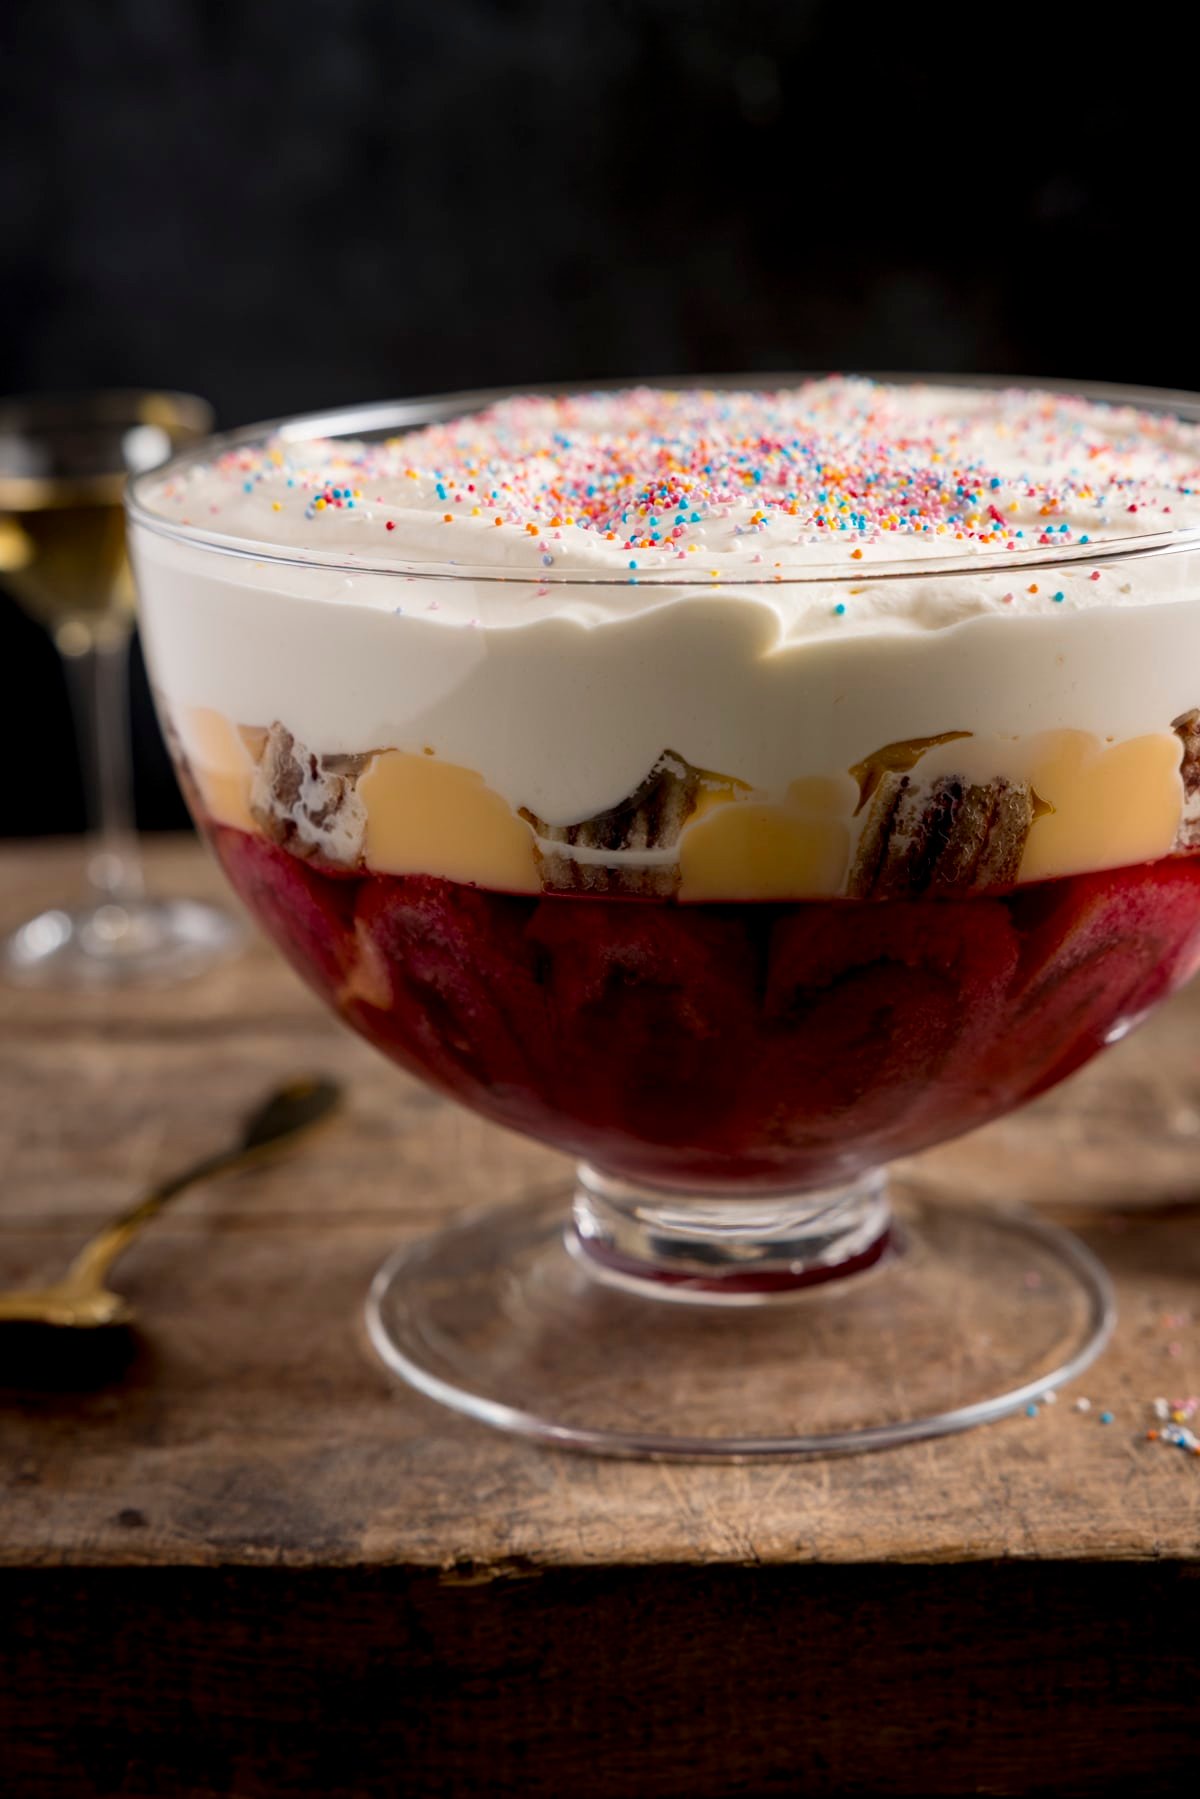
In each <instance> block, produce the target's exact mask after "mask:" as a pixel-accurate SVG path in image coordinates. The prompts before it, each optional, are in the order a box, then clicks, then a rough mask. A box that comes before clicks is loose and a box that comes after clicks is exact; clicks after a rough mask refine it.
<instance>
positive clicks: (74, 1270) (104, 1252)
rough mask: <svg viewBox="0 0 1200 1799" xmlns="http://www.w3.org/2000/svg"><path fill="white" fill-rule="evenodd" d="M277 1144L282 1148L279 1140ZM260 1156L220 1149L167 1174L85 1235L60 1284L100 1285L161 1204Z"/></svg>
mask: <svg viewBox="0 0 1200 1799" xmlns="http://www.w3.org/2000/svg"><path fill="white" fill-rule="evenodd" d="M271 1147H276V1146H274V1145H272V1146H271ZM278 1147H280V1148H282V1143H281V1144H280V1145H279V1146H278ZM263 1159H264V1151H263V1150H262V1149H241V1148H238V1149H228V1150H223V1151H222V1152H221V1153H220V1154H219V1155H215V1156H205V1158H204V1160H203V1161H201V1162H195V1163H193V1165H192V1166H191V1167H190V1168H185V1169H184V1170H183V1172H182V1173H181V1174H175V1175H171V1176H170V1178H169V1179H167V1180H165V1181H163V1182H162V1183H161V1184H160V1185H159V1186H157V1187H152V1188H151V1190H150V1192H149V1193H147V1194H146V1195H145V1196H144V1197H143V1198H142V1199H140V1200H139V1201H138V1203H137V1204H136V1205H134V1206H130V1208H129V1210H128V1211H126V1212H122V1213H121V1215H120V1217H119V1218H113V1219H111V1220H110V1222H109V1223H108V1224H106V1225H104V1226H103V1228H102V1229H101V1230H99V1231H97V1232H96V1235H95V1236H94V1237H90V1238H89V1239H88V1241H87V1242H86V1243H85V1244H84V1246H83V1248H82V1249H81V1250H80V1251H79V1254H78V1255H77V1256H76V1257H75V1259H74V1261H73V1262H72V1263H71V1265H70V1267H69V1268H68V1269H67V1272H66V1274H65V1275H64V1277H63V1285H64V1287H67V1288H70V1289H78V1290H80V1291H84V1290H89V1291H90V1290H91V1289H92V1288H94V1287H98V1286H103V1284H104V1280H105V1277H106V1276H107V1274H108V1271H109V1269H110V1268H111V1267H112V1265H113V1263H114V1262H115V1261H116V1260H117V1257H118V1256H121V1255H124V1253H125V1251H126V1250H127V1249H128V1248H129V1245H130V1244H131V1243H132V1242H133V1240H134V1238H135V1237H137V1236H139V1235H140V1234H141V1232H142V1230H143V1229H144V1228H145V1226H146V1225H147V1224H149V1222H150V1220H151V1219H152V1218H157V1216H158V1214H159V1213H160V1212H161V1211H162V1210H163V1209H164V1207H166V1206H168V1205H170V1203H171V1201H172V1200H173V1199H175V1198H177V1197H178V1195H179V1194H180V1193H186V1192H187V1191H188V1189H189V1188H191V1187H194V1186H196V1185H197V1184H198V1183H199V1182H200V1181H205V1180H210V1179H211V1178H212V1177H213V1176H214V1175H218V1174H232V1173H233V1171H234V1170H235V1169H237V1168H243V1167H245V1166H247V1165H248V1164H249V1163H251V1162H258V1161H261V1160H263Z"/></svg>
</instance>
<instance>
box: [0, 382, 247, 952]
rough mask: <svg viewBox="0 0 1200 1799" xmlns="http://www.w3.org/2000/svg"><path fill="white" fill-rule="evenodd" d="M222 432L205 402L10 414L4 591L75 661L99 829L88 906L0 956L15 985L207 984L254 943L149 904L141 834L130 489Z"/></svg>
mask: <svg viewBox="0 0 1200 1799" xmlns="http://www.w3.org/2000/svg"><path fill="white" fill-rule="evenodd" d="M212 424H213V416H212V411H211V408H210V407H209V406H208V405H207V403H206V402H205V401H204V400H200V399H197V398H196V397H195V396H194V395H191V394H179V393H151V392H120V391H114V392H99V393H92V394H84V395H80V396H77V397H55V396H45V397H42V396H33V397H29V398H24V399H9V400H3V401H0V580H2V581H3V582H4V583H5V585H6V586H7V587H8V588H9V590H10V592H11V593H12V594H13V595H14V597H15V598H16V599H17V601H18V602H19V603H20V604H21V605H22V606H23V607H24V608H25V610H26V611H27V612H28V613H29V614H30V615H31V616H32V617H33V618H35V619H37V620H38V621H40V622H41V623H42V624H44V625H45V627H46V629H47V630H48V631H49V633H50V635H51V637H52V638H53V640H54V643H55V645H56V646H57V648H58V651H59V653H60V655H61V656H62V660H63V668H64V671H65V673H66V677H67V685H68V690H69V693H70V697H71V705H72V712H73V716H74V720H75V729H76V734H77V738H78V743H79V751H80V760H81V764H82V772H83V778H84V786H85V792H86V797H87V813H88V824H89V841H88V850H87V862H86V880H87V887H88V892H87V896H86V898H85V899H84V900H83V901H82V903H79V904H77V905H74V906H55V907H52V908H50V909H49V910H47V911H45V912H42V913H39V914H38V916H37V917H35V918H30V919H27V920H26V921H25V922H24V923H23V924H21V925H19V926H18V927H17V928H16V929H15V930H14V931H12V932H11V934H10V935H9V936H8V937H7V938H6V939H5V940H4V942H3V944H2V945H0V967H2V968H3V971H4V974H5V975H6V976H7V977H8V978H9V979H10V980H13V981H18V982H21V983H23V984H34V983H38V984H44V985H54V986H63V987H104V986H111V985H114V984H133V983H137V982H147V983H159V982H165V981H170V980H173V979H176V978H182V977H184V976H187V975H192V974H197V973H199V972H200V971H201V970H203V969H204V968H207V967H208V966H209V965H210V964H211V963H212V962H213V961H215V960H218V959H220V958H221V957H224V956H226V955H228V954H229V953H230V952H231V951H232V950H233V949H235V948H236V947H237V945H238V943H239V942H240V941H241V929H240V925H239V923H238V921H237V920H236V919H235V918H234V917H233V916H232V915H231V914H229V913H227V912H225V911H224V910H222V909H220V908H218V907H215V906H212V905H209V904H207V903H206V902H204V901H201V900H194V899H155V898H152V897H149V896H147V894H146V892H145V883H144V880H143V873H142V862H141V856H140V854H139V851H138V845H137V838H136V835H135V831H134V821H133V785H132V783H133V774H132V766H131V761H130V742H129V718H128V708H129V690H128V678H129V650H130V639H131V634H132V630H133V621H134V608H133V582H132V577H131V575H130V571H129V563H128V558H127V556H126V550H125V520H124V511H123V499H124V489H125V482H126V478H127V477H128V476H129V475H131V474H137V473H140V472H141V471H143V470H145V469H149V468H153V467H154V466H155V464H157V463H161V462H164V461H165V460H166V459H167V458H168V457H169V456H170V455H171V454H172V453H173V452H174V451H176V450H178V449H181V448H182V447H183V446H185V445H187V444H189V443H192V442H194V441H195V440H197V439H199V438H202V437H204V436H205V434H206V433H207V432H209V431H211V429H212Z"/></svg>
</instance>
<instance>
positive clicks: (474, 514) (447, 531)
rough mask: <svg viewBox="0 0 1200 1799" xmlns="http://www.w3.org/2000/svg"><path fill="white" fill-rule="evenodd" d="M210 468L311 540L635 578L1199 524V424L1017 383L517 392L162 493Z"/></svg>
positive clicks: (282, 537)
mask: <svg viewBox="0 0 1200 1799" xmlns="http://www.w3.org/2000/svg"><path fill="white" fill-rule="evenodd" d="M198 481H199V482H202V483H203V486H204V498H205V499H207V500H209V501H214V500H215V502H216V505H215V511H216V513H217V514H218V517H219V518H220V519H221V521H222V522H219V523H218V524H216V525H215V527H214V528H215V529H217V530H225V531H228V532H229V533H230V534H231V535H237V536H246V537H255V538H259V539H266V540H270V541H275V542H287V543H295V544H297V545H299V546H301V547H303V548H307V549H322V548H344V549H347V550H349V551H350V552H352V553H353V554H356V555H362V556H364V557H368V556H371V555H372V554H379V555H382V556H385V557H386V556H388V555H390V556H393V557H394V556H400V557H401V558H403V557H405V556H406V555H411V557H412V559H413V560H414V561H437V562H441V563H446V562H451V563H455V564H457V565H460V566H462V567H463V568H464V569H468V568H469V567H470V566H471V565H472V563H475V564H478V565H480V566H487V565H492V564H494V563H495V562H496V561H497V559H499V560H500V561H502V562H503V563H505V564H508V565H514V566H521V565H526V564H527V565H528V566H529V567H530V568H531V569H533V568H534V567H536V568H538V569H545V568H550V567H554V569H555V574H556V577H557V576H561V575H563V574H569V573H570V572H572V571H573V570H575V569H583V568H586V569H589V570H595V569H597V568H598V567H610V568H611V569H612V570H613V571H614V574H616V573H617V571H620V574H619V575H618V576H617V578H623V579H625V580H628V581H631V582H636V581H637V578H638V574H639V573H641V572H644V571H646V570H655V569H665V568H667V567H669V566H670V565H671V564H673V563H675V562H678V561H680V560H684V559H686V557H687V555H688V554H689V553H694V552H695V551H696V549H697V548H700V549H702V550H703V551H705V552H706V553H707V554H706V558H705V561H704V563H703V564H702V565H701V568H700V571H699V572H700V575H701V578H705V577H707V578H708V579H728V578H731V577H737V576H740V577H741V578H742V579H748V580H764V579H769V578H774V579H781V578H785V577H784V576H781V575H780V574H778V573H774V574H772V571H778V570H785V571H786V570H787V569H798V568H802V567H803V566H805V565H806V564H807V565H816V564H821V565H827V564H829V563H833V564H834V565H835V566H836V565H837V564H838V563H840V562H842V561H843V560H844V561H845V563H846V567H847V573H849V572H850V570H851V568H853V570H854V572H855V573H856V574H858V573H862V574H866V573H869V568H870V563H871V562H872V561H876V562H878V561H890V560H895V559H896V558H898V557H905V558H907V557H925V558H928V557H933V556H937V557H944V556H946V555H955V554H957V555H962V554H973V553H975V552H981V553H986V552H989V551H992V552H995V551H1010V552H1011V551H1021V550H1028V551H1032V552H1034V553H1036V552H1037V551H1038V550H1039V549H1045V550H1047V551H1052V550H1058V549H1061V548H1064V547H1068V546H1077V545H1079V544H1086V543H1097V542H1102V541H1104V540H1105V539H1109V540H1111V539H1113V538H1128V537H1129V536H1131V535H1135V534H1136V535H1139V536H1140V535H1145V534H1150V533H1161V532H1169V531H1172V530H1177V529H1179V528H1180V527H1181V526H1187V525H1189V524H1191V525H1194V524H1196V523H1200V428H1198V427H1196V426H1193V425H1190V424H1186V423H1183V422H1181V421H1180V420H1178V419H1175V418H1171V417H1165V416H1163V415H1160V414H1152V413H1148V412H1141V411H1137V410H1135V409H1134V408H1132V407H1113V406H1108V405H1101V404H1098V403H1095V402H1092V401H1088V400H1085V399H1082V398H1079V397H1073V396H1063V395H1058V394H1050V393H1043V392H1034V391H1024V390H1020V389H980V388H970V387H964V388H954V387H945V386H943V387H933V386H927V385H921V384H914V385H911V386H906V385H900V384H896V385H883V384H878V383H875V382H871V381H866V380H852V379H842V378H834V379H830V380H824V381H814V382H809V383H806V384H804V385H802V386H799V387H795V388H787V389H781V390H778V391H776V392H769V393H754V392H734V391H729V392H726V391H717V390H704V389H686V390H681V391H672V390H665V389H656V388H635V389H631V390H628V391H625V392H621V393H587V394H580V395H568V396H562V397H558V398H545V397H542V396H536V395H528V396H516V397H514V398H512V399H507V400H504V401H501V402H500V403H499V404H498V405H496V406H493V407H491V408H489V409H488V410H487V411H485V412H481V413H476V414H472V415H469V416H465V417H462V418H456V419H450V420H447V421H445V422H442V423H439V424H436V425H431V426H428V427H426V428H425V429H423V430H419V431H416V432H413V433H410V434H408V435H406V436H403V437H395V438H392V439H390V440H388V441H386V442H383V443H374V444H348V443H340V442H335V441H313V442H307V443H305V442H292V441H289V440H285V439H281V440H278V441H276V442H272V443H267V444H263V445H257V446H253V447H251V448H248V449H238V450H234V451H230V452H228V453H227V454H226V455H225V456H224V457H222V458H220V459H219V460H218V461H217V462H216V463H214V464H212V465H210V466H207V467H201V468H199V469H193V470H192V471H190V473H189V474H188V475H186V476H184V477H181V478H178V479H176V480H174V481H168V482H165V483H164V484H163V486H162V488H161V490H160V493H159V504H160V507H161V509H162V510H163V511H165V512H166V513H167V514H168V515H169V516H174V517H180V516H181V514H184V513H187V512H188V511H189V509H190V510H191V511H193V512H197V513H198V512H199V511H200V510H201V508H200V507H199V506H198V505H197V504H196V498H197V496H196V493H195V486H196V483H197V482H198ZM364 496H366V497H364ZM185 522H188V521H185ZM485 532H486V539H487V541H485ZM389 533H393V534H394V535H392V536H391V537H390V539H389V537H388V534H389ZM385 544H386V549H385V548H384V546H385ZM710 564H712V565H715V566H711V567H710ZM752 564H764V567H763V569H762V570H761V571H757V570H756V571H754V572H751V568H750V565H752ZM696 572H697V571H696V570H695V569H694V568H693V569H691V570H689V577H690V578H692V579H695V577H696ZM1037 591H1038V589H1037V584H1036V583H1034V584H1031V585H1030V586H1029V587H1028V588H1027V592H1028V593H1030V594H1034V593H1036V592H1037ZM1008 597H1009V596H1008V595H1005V598H1006V599H1007V598H1008ZM1047 597H1048V598H1050V600H1051V602H1052V603H1056V604H1062V603H1063V593H1062V591H1061V589H1060V588H1059V587H1057V586H1056V585H1054V584H1051V586H1050V588H1049V590H1048V595H1047Z"/></svg>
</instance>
